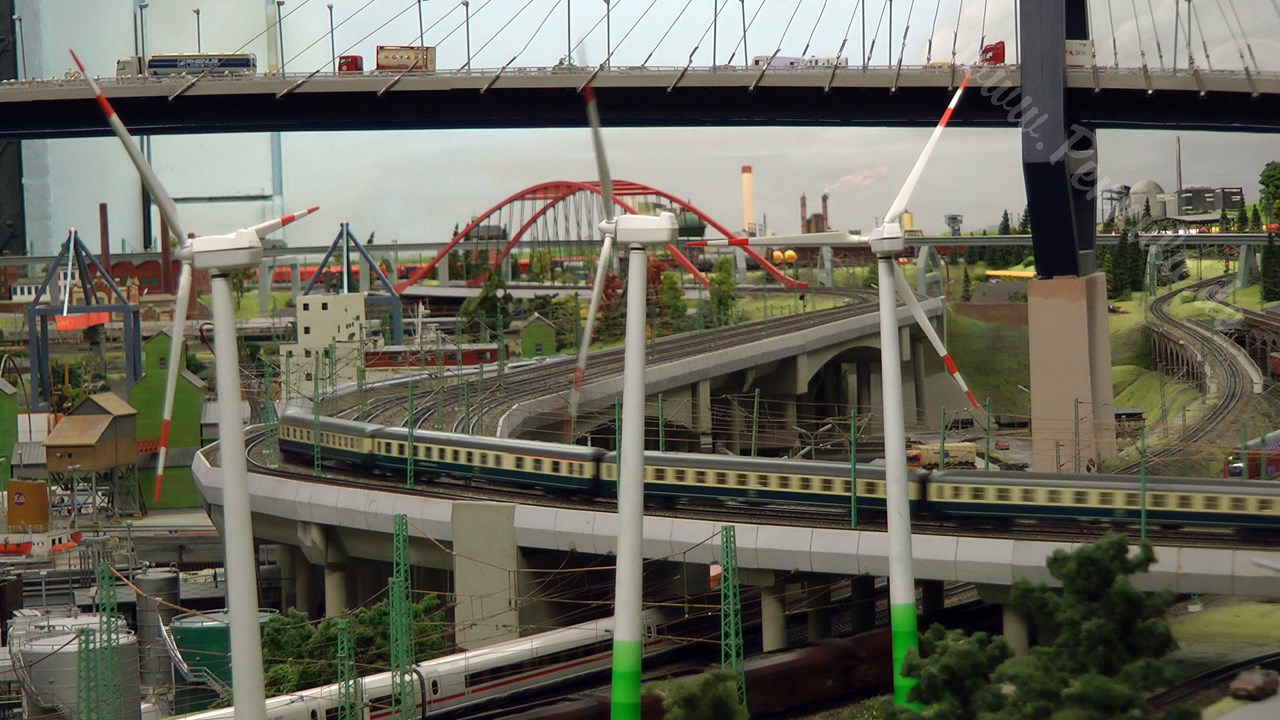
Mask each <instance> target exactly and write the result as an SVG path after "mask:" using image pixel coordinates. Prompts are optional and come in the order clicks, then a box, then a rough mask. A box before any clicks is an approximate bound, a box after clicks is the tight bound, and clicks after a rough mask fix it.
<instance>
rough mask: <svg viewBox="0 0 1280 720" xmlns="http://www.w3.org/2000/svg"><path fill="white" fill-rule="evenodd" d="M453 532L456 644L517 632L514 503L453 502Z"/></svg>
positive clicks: (468, 646)
mask: <svg viewBox="0 0 1280 720" xmlns="http://www.w3.org/2000/svg"><path fill="white" fill-rule="evenodd" d="M453 532H454V536H453V550H454V555H453V577H454V593H455V595H456V596H457V603H456V605H455V606H454V612H453V615H454V622H455V624H456V634H457V641H458V645H459V646H461V647H462V648H465V649H468V650H471V649H475V648H479V647H484V646H486V645H492V644H494V643H497V642H501V641H503V640H510V639H513V638H516V637H518V636H519V634H520V612H519V609H518V603H517V600H518V599H519V598H518V597H517V596H516V593H517V581H516V578H517V575H518V571H519V568H520V548H519V547H517V545H516V532H515V506H514V505H508V504H505V503H486V502H457V503H454V504H453Z"/></svg>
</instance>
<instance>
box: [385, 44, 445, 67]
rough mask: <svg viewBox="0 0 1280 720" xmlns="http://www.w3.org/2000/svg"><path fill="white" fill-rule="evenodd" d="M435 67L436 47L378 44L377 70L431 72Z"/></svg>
mask: <svg viewBox="0 0 1280 720" xmlns="http://www.w3.org/2000/svg"><path fill="white" fill-rule="evenodd" d="M435 69H436V49H435V48H434V47H431V46H429V45H421V46H419V45H379V46H378V54H377V64H376V65H375V67H374V70H375V71H377V72H401V71H404V70H415V71H417V70H420V71H425V72H432V71H434V70H435Z"/></svg>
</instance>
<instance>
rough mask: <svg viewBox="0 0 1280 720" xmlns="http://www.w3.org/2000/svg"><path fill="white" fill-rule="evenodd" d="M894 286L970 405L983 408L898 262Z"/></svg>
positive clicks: (975, 408)
mask: <svg viewBox="0 0 1280 720" xmlns="http://www.w3.org/2000/svg"><path fill="white" fill-rule="evenodd" d="M893 278H894V281H895V282H894V286H895V287H896V288H897V290H898V297H900V298H902V301H903V302H905V303H906V304H907V309H908V310H910V311H911V316H912V317H914V318H915V320H916V324H917V325H919V326H920V329H921V330H923V331H924V334H925V336H926V337H928V338H929V343H930V344H931V345H933V349H934V352H936V353H938V357H939V358H941V359H942V364H943V365H945V366H946V368H947V372H949V373H951V377H952V379H953V380H955V381H956V384H957V385H959V386H960V391H961V392H963V393H964V396H965V397H966V398H968V400H969V405H970V406H971V407H972V408H973V409H974V410H979V409H981V408H980V406H979V405H978V401H977V399H976V398H974V397H973V393H972V392H971V391H970V390H969V386H968V385H967V384H965V381H964V378H963V377H961V376H960V369H959V368H957V367H956V364H955V361H953V360H952V359H951V353H948V352H947V348H946V346H945V345H943V344H942V338H940V337H938V333H937V331H935V330H934V329H933V325H932V324H931V323H930V322H929V318H927V317H925V314H924V308H922V307H920V302H919V301H918V300H916V296H915V293H913V292H911V286H910V285H908V284H907V276H906V275H905V274H903V272H902V268H901V267H899V266H898V264H897V263H894V264H893Z"/></svg>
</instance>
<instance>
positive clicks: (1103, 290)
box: [1027, 273, 1116, 472]
mask: <svg viewBox="0 0 1280 720" xmlns="http://www.w3.org/2000/svg"><path fill="white" fill-rule="evenodd" d="M1027 295H1028V308H1027V319H1028V323H1029V325H1030V328H1031V331H1030V346H1031V378H1032V379H1031V423H1032V441H1031V468H1032V470H1035V471H1037V472H1074V471H1075V470H1076V469H1077V467H1078V468H1079V470H1080V471H1081V472H1094V471H1095V470H1096V469H1097V467H1098V465H1099V464H1100V463H1101V462H1102V461H1103V460H1106V459H1108V458H1111V457H1113V456H1114V455H1115V452H1116V422H1115V398H1114V396H1113V394H1112V393H1113V391H1112V387H1111V337H1110V334H1109V331H1108V328H1107V279H1106V276H1105V275H1103V274H1102V273H1094V274H1092V275H1088V276H1086V277H1083V278H1075V277H1058V278H1053V279H1051V280H1033V281H1031V282H1030V283H1029V284H1028V286H1027ZM1056 447H1060V448H1061V449H1062V450H1061V454H1060V456H1061V460H1062V463H1063V466H1064V467H1061V468H1059V467H1056V466H1055V465H1056V462H1055V460H1054V450H1055V448H1056Z"/></svg>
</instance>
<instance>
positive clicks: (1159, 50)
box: [1015, 0, 1178, 70]
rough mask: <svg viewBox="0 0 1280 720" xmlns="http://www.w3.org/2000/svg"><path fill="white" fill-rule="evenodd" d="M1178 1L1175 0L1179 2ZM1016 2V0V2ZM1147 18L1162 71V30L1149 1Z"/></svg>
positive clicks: (1148, 0) (1175, 0)
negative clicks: (1154, 38) (1149, 21)
mask: <svg viewBox="0 0 1280 720" xmlns="http://www.w3.org/2000/svg"><path fill="white" fill-rule="evenodd" d="M1177 1H1178V0H1174V2H1177ZM1015 2H1016V0H1015ZM1147 17H1148V18H1150V20H1151V34H1152V35H1155V37H1156V56H1157V57H1158V58H1159V59H1160V69H1161V70H1163V69H1164V48H1163V47H1161V45H1160V29H1159V28H1158V27H1157V26H1156V10H1155V8H1154V7H1153V6H1152V5H1151V0H1147Z"/></svg>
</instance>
